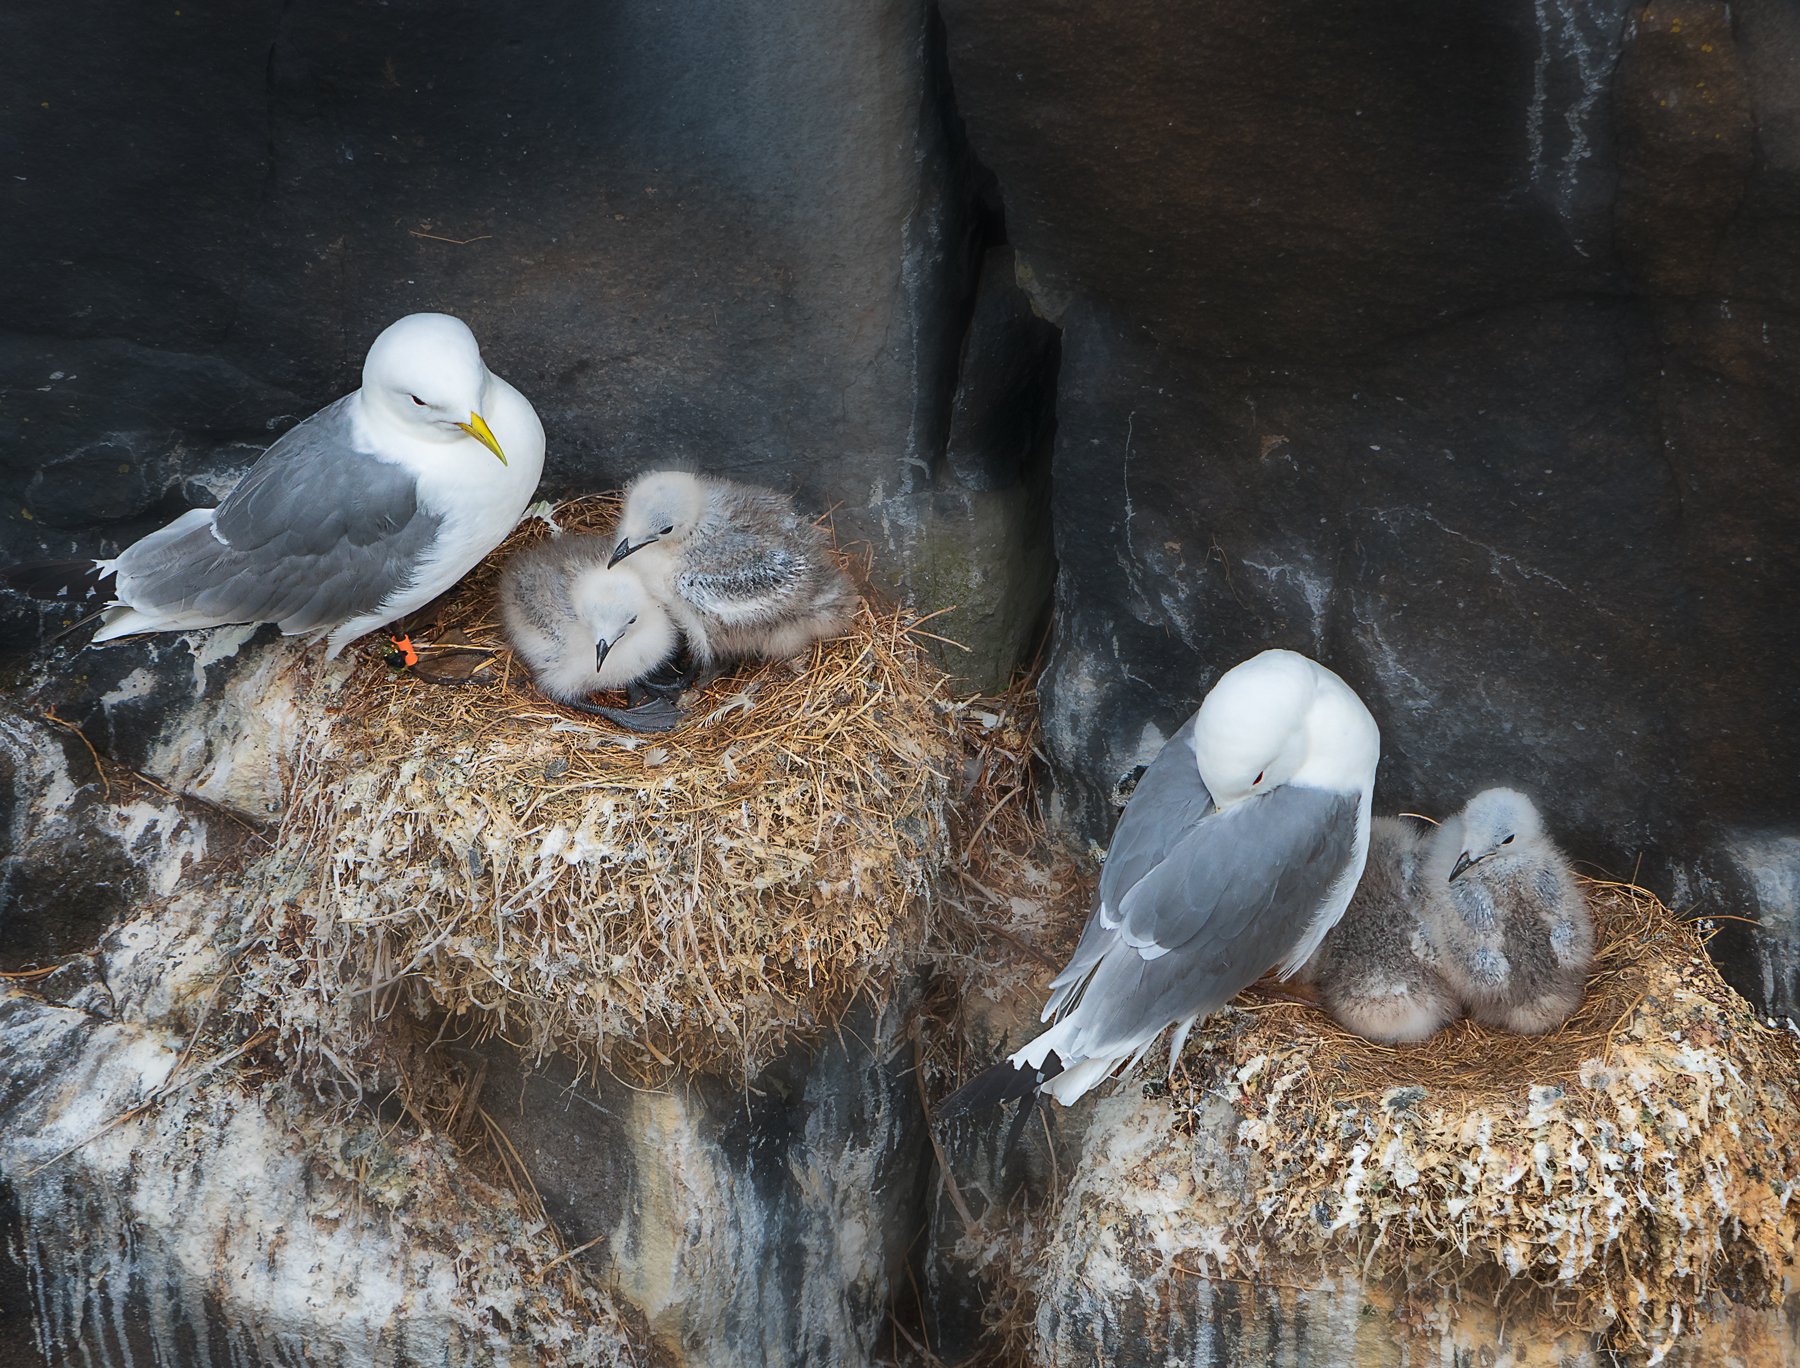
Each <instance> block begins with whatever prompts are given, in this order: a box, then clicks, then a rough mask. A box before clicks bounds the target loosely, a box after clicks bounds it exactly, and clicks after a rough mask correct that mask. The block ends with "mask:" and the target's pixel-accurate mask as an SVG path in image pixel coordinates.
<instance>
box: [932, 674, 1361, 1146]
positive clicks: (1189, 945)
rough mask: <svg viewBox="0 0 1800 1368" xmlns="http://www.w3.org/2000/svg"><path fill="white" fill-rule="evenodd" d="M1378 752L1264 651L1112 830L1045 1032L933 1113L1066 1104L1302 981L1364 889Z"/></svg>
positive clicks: (1179, 736)
mask: <svg viewBox="0 0 1800 1368" xmlns="http://www.w3.org/2000/svg"><path fill="white" fill-rule="evenodd" d="M1380 753H1381V736H1380V733H1379V731H1378V730H1377V729H1376V726H1375V719H1374V718H1373V717H1371V716H1370V715H1369V710H1368V709H1367V708H1366V707H1364V706H1363V704H1362V700H1361V699H1359V698H1358V697H1357V696H1356V694H1355V693H1354V692H1353V691H1352V690H1351V689H1350V686H1349V685H1347V684H1345V683H1344V681H1343V680H1341V679H1339V678H1338V677H1337V676H1336V675H1335V674H1333V673H1332V672H1331V671H1330V670H1328V669H1326V668H1325V667H1324V666H1323V665H1319V664H1317V663H1316V662H1314V661H1311V660H1308V659H1307V658H1306V657H1305V656H1303V655H1297V654H1295V653H1294V652H1292V651H1264V652H1263V653H1262V654H1261V655H1258V656H1255V657H1253V658H1252V659H1250V660H1247V661H1245V662H1244V663H1243V664H1241V665H1238V666H1237V667H1235V668H1234V669H1231V670H1228V671H1226V673H1225V674H1224V675H1223V676H1222V677H1221V678H1220V679H1219V682H1218V683H1217V684H1215V685H1214V686H1213V688H1212V691H1211V692H1210V693H1208V694H1207V696H1206V698H1205V699H1204V700H1203V701H1202V702H1201V704H1200V709H1199V711H1198V712H1196V713H1195V714H1194V715H1193V717H1192V718H1190V719H1189V720H1188V722H1187V725H1185V726H1184V727H1182V729H1181V730H1180V731H1178V732H1177V733H1176V734H1175V736H1174V738H1173V739H1172V740H1170V741H1169V743H1168V744H1167V745H1166V746H1164V747H1163V749H1162V751H1161V752H1160V753H1159V754H1158V755H1157V757H1156V759H1155V761H1153V762H1152V763H1151V765H1150V767H1149V768H1148V769H1147V770H1145V771H1144V775H1143V778H1142V779H1140V780H1139V781H1138V786H1137V788H1136V790H1135V791H1134V792H1133V793H1132V795H1131V801H1130V802H1129V803H1128V804H1127V805H1126V808H1125V815H1124V816H1123V817H1121V818H1120V819H1119V825H1118V829H1117V830H1116V831H1115V832H1114V833H1113V840H1112V845H1111V847H1110V848H1109V849H1108V851H1107V855H1106V863H1105V865H1104V867H1103V868H1102V870H1101V874H1100V888H1099V896H1098V898H1097V899H1096V901H1095V905H1094V909H1093V911H1092V913H1091V914H1090V915H1089V917H1088V922H1087V927H1086V929H1085V930H1084V931H1083V932H1082V934H1081V941H1080V943H1079V944H1078V945H1077V946H1076V947H1075V953H1074V955H1073V956H1072V957H1071V958H1070V960H1069V963H1068V966H1067V967H1066V968H1065V969H1064V970H1063V971H1062V972H1061V973H1060V974H1058V975H1057V976H1056V978H1054V979H1053V980H1051V983H1050V1000H1049V1002H1048V1004H1047V1005H1046V1006H1045V1008H1044V1018H1043V1019H1044V1020H1046V1021H1051V1022H1053V1024H1052V1025H1051V1027H1050V1029H1049V1030H1047V1031H1044V1032H1043V1033H1042V1034H1040V1035H1038V1036H1036V1037H1035V1038H1034V1039H1032V1040H1031V1041H1029V1042H1028V1043H1027V1044H1026V1045H1025V1046H1024V1047H1023V1048H1022V1049H1020V1050H1018V1051H1017V1052H1016V1053H1014V1054H1013V1055H1012V1056H1011V1057H1010V1058H1009V1059H1007V1060H1006V1061H1004V1062H1003V1063H1000V1064H997V1065H995V1066H994V1067H993V1068H991V1069H988V1070H986V1071H985V1072H983V1073H981V1074H978V1075H977V1076H976V1077H975V1078H974V1079H972V1080H971V1081H970V1082H969V1083H967V1084H965V1085H964V1086H963V1087H962V1088H961V1089H959V1090H958V1091H957V1092H956V1093H955V1094H953V1095H952V1096H951V1097H950V1098H948V1099H946V1101H945V1102H944V1104H943V1106H942V1107H941V1108H940V1109H939V1112H940V1115H954V1114H956V1113H958V1112H964V1111H969V1110H972V1109H974V1108H976V1107H980V1106H987V1105H993V1104H995V1103H998V1102H1003V1101H1006V1100H1008V1099H1010V1098H1014V1097H1027V1098H1028V1097H1030V1096H1032V1095H1033V1094H1035V1093H1038V1092H1044V1093H1048V1094H1050V1095H1051V1096H1052V1097H1054V1098H1056V1100H1057V1101H1059V1102H1062V1103H1065V1104H1067V1103H1072V1102H1074V1101H1075V1100H1076V1099H1077V1098H1079V1097H1081V1096H1082V1095H1083V1094H1085V1093H1086V1092H1087V1091H1088V1090H1089V1089H1090V1088H1092V1087H1094V1086H1095V1085H1096V1084H1097V1083H1100V1082H1101V1081H1103V1080H1104V1079H1107V1078H1110V1077H1112V1076H1114V1075H1115V1074H1118V1073H1122V1072H1129V1070H1130V1069H1131V1068H1132V1067H1134V1066H1135V1065H1136V1064H1137V1063H1138V1061H1140V1060H1141V1059H1142V1058H1143V1057H1144V1055H1145V1054H1146V1053H1148V1051H1149V1049H1150V1047H1151V1046H1152V1045H1153V1044H1154V1043H1155V1042H1156V1040H1157V1039H1158V1037H1160V1036H1161V1035H1162V1033H1163V1032H1164V1031H1165V1030H1167V1029H1168V1028H1169V1027H1171V1026H1173V1027H1174V1028H1175V1034H1174V1038H1173V1040H1172V1042H1171V1045H1170V1056H1169V1057H1170V1059H1171V1060H1173V1059H1174V1058H1175V1056H1176V1055H1178V1054H1179V1053H1180V1051H1181V1046H1182V1044H1183V1043H1184V1042H1185V1041H1186V1039H1187V1033H1188V1031H1189V1030H1190V1029H1191V1028H1192V1027H1193V1025H1194V1023H1195V1022H1196V1021H1198V1020H1200V1019H1201V1018H1203V1017H1205V1016H1207V1015H1209V1014H1210V1013H1212V1012H1215V1011H1217V1010H1218V1009H1219V1008H1220V1007H1222V1006H1224V1005H1225V1004H1226V1003H1227V1002H1229V1001H1230V1000H1231V999H1232V998H1233V997H1235V996H1236V995H1237V994H1238V993H1239V992H1240V991H1242V990H1243V989H1244V988H1246V987H1248V986H1249V985H1250V984H1252V983H1254V982H1255V981H1256V980H1257V979H1259V978H1261V977H1262V976H1263V975H1264V974H1266V973H1268V972H1269V971H1270V970H1271V969H1274V970H1279V971H1280V973H1281V974H1282V976H1283V977H1286V976H1288V975H1290V974H1292V973H1293V972H1294V971H1295V970H1297V969H1299V968H1300V966H1301V965H1303V964H1305V963H1306V961H1307V959H1308V957H1309V956H1310V955H1311V954H1312V953H1313V951H1314V950H1315V949H1317V948H1318V945H1319V942H1320V940H1322V939H1323V938H1324V935H1325V933H1326V932H1327V931H1329V930H1330V929H1331V927H1332V926H1333V925H1334V924H1335V923H1336V922H1337V920H1338V918H1340V917H1341V916H1343V914H1344V909H1345V907H1346V906H1348V905H1349V902H1350V895H1351V893H1353V892H1354V891H1355V889H1356V883H1357V880H1358V879H1359V878H1361V877H1362V872H1363V864H1364V861H1365V860H1366V859H1367V857H1368V851H1369V803H1370V798H1371V796H1372V794H1373V792H1374V788H1375V764H1376V761H1377V760H1378V759H1379V757H1380ZM1023 1115H1024V1114H1023V1113H1021V1118H1020V1119H1021V1121H1022V1120H1023Z"/></svg>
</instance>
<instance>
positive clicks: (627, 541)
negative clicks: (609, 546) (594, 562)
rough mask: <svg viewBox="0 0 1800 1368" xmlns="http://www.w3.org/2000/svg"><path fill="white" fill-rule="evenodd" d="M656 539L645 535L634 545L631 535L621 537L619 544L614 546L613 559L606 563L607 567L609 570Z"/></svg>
mask: <svg viewBox="0 0 1800 1368" xmlns="http://www.w3.org/2000/svg"><path fill="white" fill-rule="evenodd" d="M655 540H656V538H655V537H645V538H644V539H643V540H642V541H641V542H639V543H638V544H637V545H636V546H633V545H632V544H631V538H630V537H620V538H619V544H618V545H617V546H615V547H613V553H612V559H611V560H609V561H608V562H607V563H606V568H607V569H608V570H610V569H612V568H613V566H615V565H617V564H618V563H619V562H620V561H622V560H624V559H625V557H627V556H629V555H630V554H631V553H632V552H633V551H642V550H643V549H644V548H645V547H646V546H648V545H650V543H651V542H653V541H655Z"/></svg>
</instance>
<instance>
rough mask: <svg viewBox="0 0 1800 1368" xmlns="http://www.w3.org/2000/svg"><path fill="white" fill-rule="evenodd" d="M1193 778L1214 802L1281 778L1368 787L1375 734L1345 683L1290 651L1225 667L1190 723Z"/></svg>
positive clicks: (1272, 785)
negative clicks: (1197, 769)
mask: <svg viewBox="0 0 1800 1368" xmlns="http://www.w3.org/2000/svg"><path fill="white" fill-rule="evenodd" d="M1194 755H1195V759H1196V761H1197V762H1198V764H1199V767H1200V778H1201V780H1202V781H1203V782H1204V783H1205V784H1206V788H1207V791H1208V792H1209V793H1211V794H1212V797H1213V802H1215V803H1216V804H1218V806H1219V807H1220V808H1227V807H1230V806H1231V805H1232V804H1233V803H1241V802H1243V801H1244V800H1245V799H1247V798H1254V797H1255V796H1256V795H1258V794H1261V793H1267V792H1269V791H1270V790H1272V789H1276V788H1279V787H1281V786H1282V785H1283V784H1287V783H1296V782H1298V783H1304V784H1310V785H1314V786H1317V787H1321V788H1333V789H1338V790H1341V791H1349V790H1360V791H1362V792H1363V793H1364V794H1365V795H1366V794H1367V793H1368V792H1369V791H1370V790H1371V789H1372V788H1373V787H1374V783H1375V763H1376V761H1377V760H1378V759H1379V758H1380V755H1381V734H1380V732H1379V731H1378V730H1377V728H1376V726H1375V719H1374V718H1373V717H1371V716H1369V710H1368V709H1367V708H1365V707H1364V706H1363V704H1362V700H1361V699H1359V698H1357V696H1356V695H1355V693H1353V692H1352V691H1351V689H1350V686H1349V685H1347V684H1345V683H1344V681H1343V680H1341V679H1339V678H1338V677H1337V676H1336V675H1335V674H1333V673H1332V672H1331V671H1330V670H1327V669H1326V668H1325V667H1324V666H1323V665H1320V664H1318V663H1317V662H1315V661H1312V660H1308V659H1307V658H1306V657H1305V656H1303V655H1299V654H1297V653H1296V652H1293V651H1264V652H1263V653H1262V654H1261V655H1257V656H1252V657H1251V658H1250V659H1249V660H1246V661H1245V662H1244V663H1243V664H1241V665H1237V666H1234V667H1233V668H1232V669H1229V670H1227V671H1226V672H1225V673H1224V675H1222V676H1221V677H1220V679H1219V682H1218V683H1217V684H1215V685H1213V687H1212V691H1211V692H1210V693H1208V694H1207V695H1206V698H1205V700H1204V701H1203V702H1202V703H1201V704H1200V713H1199V717H1198V718H1197V720H1196V721H1195V723H1194Z"/></svg>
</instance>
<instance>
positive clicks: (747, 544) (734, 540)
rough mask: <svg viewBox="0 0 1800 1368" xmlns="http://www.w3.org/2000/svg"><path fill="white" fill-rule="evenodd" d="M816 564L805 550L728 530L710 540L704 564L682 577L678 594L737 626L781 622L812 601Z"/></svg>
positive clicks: (683, 572) (677, 585) (680, 574)
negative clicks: (793, 610)
mask: <svg viewBox="0 0 1800 1368" xmlns="http://www.w3.org/2000/svg"><path fill="white" fill-rule="evenodd" d="M813 565H814V561H813V558H812V557H810V556H808V555H807V554H805V552H804V550H802V549H800V548H797V547H795V546H792V545H789V544H787V543H784V542H781V541H777V540H774V539H772V538H769V537H765V536H761V535H758V534H757V533H755V532H753V531H745V530H743V529H741V528H735V527H727V528H722V529H720V530H719V531H718V532H717V533H714V534H711V535H709V536H708V537H707V541H706V550H705V558H704V560H703V561H701V562H700V563H698V564H690V565H688V566H686V567H684V568H683V569H682V570H680V571H678V572H677V573H676V575H675V589H676V592H677V593H679V594H680V595H681V596H682V598H684V599H686V600H687V601H688V602H689V603H691V604H692V605H693V606H694V607H695V608H697V609H699V610H700V611H701V612H702V613H705V614H706V615H707V616H709V617H712V618H716V619H717V620H719V621H720V622H723V623H727V624H729V625H731V626H749V625H752V624H755V623H759V622H769V621H778V620H780V619H781V618H782V617H783V616H784V615H786V614H787V613H788V612H790V611H791V610H792V609H793V608H794V607H796V606H799V605H804V604H805V603H806V602H807V601H808V598H809V597H810V596H809V593H808V585H809V583H810V581H811V580H812V578H813Z"/></svg>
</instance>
